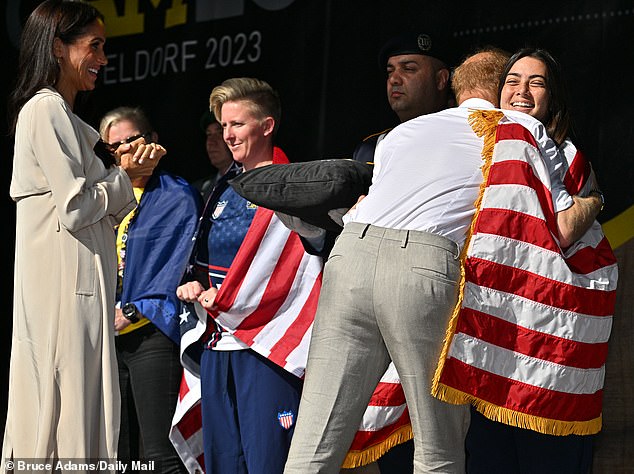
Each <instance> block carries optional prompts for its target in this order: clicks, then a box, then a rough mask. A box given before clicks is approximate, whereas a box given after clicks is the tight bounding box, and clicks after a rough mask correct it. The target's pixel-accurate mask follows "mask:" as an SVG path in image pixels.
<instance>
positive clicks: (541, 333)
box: [432, 111, 617, 435]
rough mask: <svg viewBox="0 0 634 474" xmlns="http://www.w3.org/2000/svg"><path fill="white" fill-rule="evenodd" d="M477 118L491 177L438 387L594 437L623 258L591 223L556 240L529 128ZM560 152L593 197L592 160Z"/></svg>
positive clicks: (489, 409) (543, 172)
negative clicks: (577, 235)
mask: <svg viewBox="0 0 634 474" xmlns="http://www.w3.org/2000/svg"><path fill="white" fill-rule="evenodd" d="M470 119H471V122H472V126H473V127H474V130H475V131H476V133H478V134H480V135H484V136H485V146H484V150H483V157H484V161H485V164H484V165H483V175H484V182H483V186H482V189H481V194H480V198H479V201H478V202H477V203H476V215H475V217H474V220H473V223H472V227H471V230H470V233H469V235H468V239H467V243H466V245H465V248H464V251H463V256H462V258H463V280H462V282H461V291H460V297H459V301H458V304H457V306H456V310H455V312H454V315H453V317H452V319H451V322H450V325H449V328H448V331H447V337H446V340H445V345H444V348H443V352H442V355H441V358H440V361H439V364H438V368H437V371H436V374H435V378H434V381H433V386H432V393H433V395H434V396H436V397H438V398H440V399H441V400H444V401H448V402H451V403H471V404H473V405H474V406H475V407H476V409H477V410H478V411H480V412H481V413H482V414H484V415H485V416H486V417H488V418H490V419H492V420H495V421H499V422H502V423H505V424H509V425H512V426H517V427H520V428H528V429H532V430H535V431H538V432H540V433H546V434H555V435H568V434H578V435H586V434H593V433H597V432H598V431H600V429H601V406H602V394H603V380H604V376H605V362H606V356H607V343H608V338H609V336H610V330H611V325H612V314H613V312H614V306H615V293H616V283H617V265H616V258H615V257H614V254H613V253H612V249H611V247H610V244H609V243H608V241H607V239H606V238H605V236H604V235H603V232H602V230H601V226H600V225H599V224H598V223H597V222H596V221H595V222H594V224H593V226H592V227H591V228H590V229H589V230H588V231H587V232H586V234H585V235H584V236H583V237H582V238H581V239H580V240H579V241H577V242H575V243H574V244H573V245H572V246H571V247H570V248H567V249H562V248H561V247H560V245H559V241H558V231H557V225H556V215H555V212H554V210H553V202H552V198H551V193H550V178H549V175H548V172H547V169H546V167H545V166H544V162H543V161H542V159H541V157H540V155H539V151H538V149H537V145H536V143H535V141H534V139H533V137H532V135H530V133H529V132H528V131H527V130H526V129H525V128H523V127H522V126H520V125H518V124H515V123H511V122H510V121H508V119H506V118H504V117H503V116H502V113H501V112H492V111H488V112H486V111H482V112H474V113H473V114H472V116H471V117H470ZM563 151H564V153H565V155H566V160H567V162H568V172H567V174H566V176H565V179H564V184H565V185H566V187H567V189H568V191H569V192H570V194H571V195H575V194H578V193H580V194H582V195H583V194H584V193H587V191H588V189H587V188H588V184H587V182H588V176H589V173H590V166H589V163H588V162H587V161H586V160H585V158H584V157H583V156H582V155H581V154H580V153H578V152H577V151H576V150H575V148H574V146H573V145H572V144H571V143H566V145H565V146H564V147H563Z"/></svg>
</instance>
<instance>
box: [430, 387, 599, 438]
mask: <svg viewBox="0 0 634 474" xmlns="http://www.w3.org/2000/svg"><path fill="white" fill-rule="evenodd" d="M438 393H439V398H441V399H442V400H444V401H446V402H448V403H454V404H464V403H471V404H472V405H473V406H474V407H475V409H476V410H478V411H479V412H480V413H482V414H483V415H484V416H486V417H487V418H488V419H490V420H493V421H497V422H500V423H503V424H505V425H510V426H515V427H517V428H523V429H528V430H533V431H537V432H538V433H543V434H548V435H555V436H567V435H571V434H574V435H581V436H583V435H591V434H596V433H598V432H599V431H601V425H602V416H601V415H599V417H598V418H594V419H592V420H587V421H561V420H553V419H551V418H543V417H539V416H535V415H528V414H526V413H520V412H518V411H515V410H511V409H509V408H504V407H501V406H498V405H493V404H491V403H489V402H487V401H484V400H481V399H479V398H477V397H474V396H472V395H469V394H467V393H464V392H462V391H460V390H457V389H455V388H452V387H449V386H447V385H443V384H440V385H439V388H438Z"/></svg>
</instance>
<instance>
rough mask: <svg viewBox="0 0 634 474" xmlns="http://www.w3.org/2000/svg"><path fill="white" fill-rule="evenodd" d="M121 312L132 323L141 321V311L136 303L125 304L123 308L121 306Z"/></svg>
mask: <svg viewBox="0 0 634 474" xmlns="http://www.w3.org/2000/svg"><path fill="white" fill-rule="evenodd" d="M121 312H122V313H123V317H124V318H126V319H127V320H128V321H130V322H131V323H138V322H139V311H138V310H137V309H136V306H135V305H134V303H126V304H124V305H123V308H121Z"/></svg>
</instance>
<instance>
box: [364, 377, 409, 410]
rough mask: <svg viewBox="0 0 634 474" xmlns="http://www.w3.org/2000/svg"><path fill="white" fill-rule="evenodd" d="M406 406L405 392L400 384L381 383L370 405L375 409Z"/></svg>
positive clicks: (375, 390)
mask: <svg viewBox="0 0 634 474" xmlns="http://www.w3.org/2000/svg"><path fill="white" fill-rule="evenodd" d="M403 404H405V392H403V387H402V386H401V384H400V383H390V382H379V384H378V385H377V386H376V389H374V393H373V394H372V397H371V398H370V403H368V405H370V406H375V407H395V406H399V405H403Z"/></svg>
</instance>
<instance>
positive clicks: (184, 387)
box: [178, 371, 189, 400]
mask: <svg viewBox="0 0 634 474" xmlns="http://www.w3.org/2000/svg"><path fill="white" fill-rule="evenodd" d="M188 393H189V386H188V385H187V379H186V378H185V371H183V375H182V376H181V385H180V387H179V389H178V399H179V400H182V399H183V397H184V396H185V395H187V394H188Z"/></svg>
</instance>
